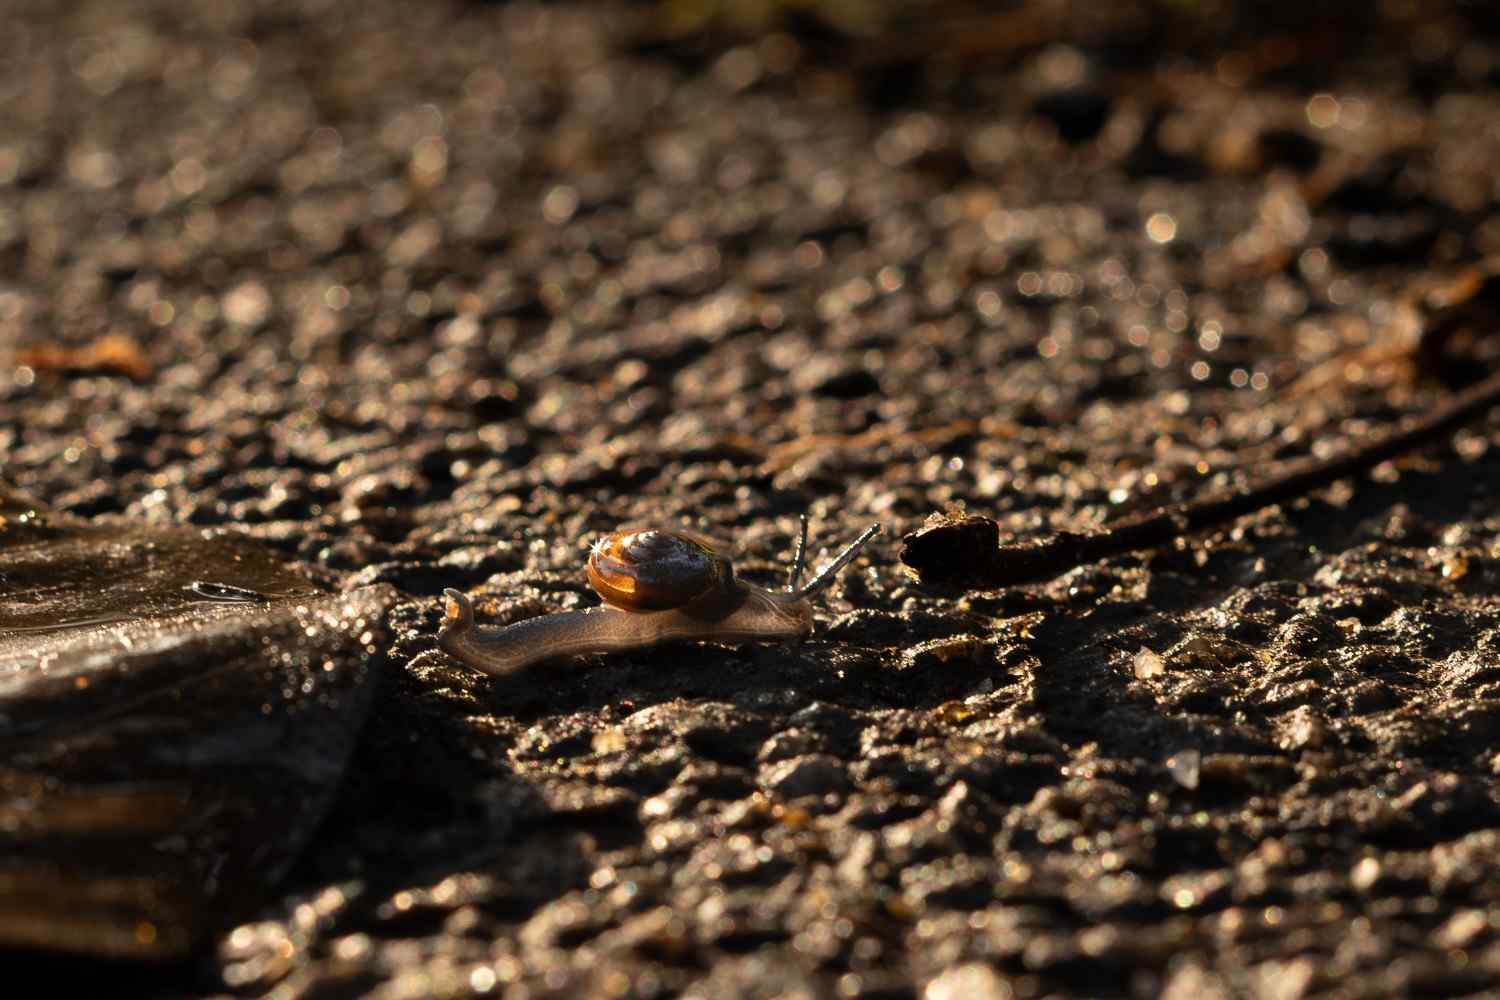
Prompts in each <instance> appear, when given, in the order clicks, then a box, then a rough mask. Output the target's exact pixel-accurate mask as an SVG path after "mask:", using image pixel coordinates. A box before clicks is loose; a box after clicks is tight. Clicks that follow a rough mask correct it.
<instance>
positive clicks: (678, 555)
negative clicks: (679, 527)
mask: <svg viewBox="0 0 1500 1000" xmlns="http://www.w3.org/2000/svg"><path fill="white" fill-rule="evenodd" d="M879 530H880V526H879V525H873V526H871V527H870V528H869V529H868V530H866V531H865V532H864V533H863V534H862V535H860V537H859V538H858V539H856V540H855V541H854V543H853V544H851V545H850V546H849V547H848V548H846V549H844V550H843V552H841V553H840V554H839V555H838V556H837V557H836V558H835V559H834V560H833V561H832V562H830V563H829V564H828V565H827V566H825V567H823V568H822V569H820V570H819V571H818V573H817V574H815V576H814V578H813V579H812V580H811V581H809V583H808V584H807V585H806V586H805V587H799V586H798V581H799V578H800V576H801V571H802V556H803V553H804V552H805V550H806V541H807V523H806V520H805V519H804V521H803V524H802V536H801V541H800V542H799V544H798V547H797V555H796V557H795V560H794V563H793V567H792V578H791V583H790V585H789V586H788V588H787V589H786V590H785V591H774V590H768V589H766V588H764V587H757V586H755V585H754V584H750V583H746V582H745V581H743V580H740V579H739V578H738V577H736V576H735V574H734V566H733V565H732V564H731V563H730V561H729V560H728V559H727V558H725V557H724V556H723V555H721V554H720V553H719V552H717V551H716V550H715V549H714V547H713V545H712V544H711V543H709V542H707V541H706V540H704V539H701V538H698V537H697V536H695V535H692V534H689V533H687V532H681V531H671V530H664V529H648V530H642V531H630V532H618V533H615V534H612V535H606V536H605V537H603V538H601V539H600V540H599V541H598V542H596V543H595V544H594V546H593V548H592V549H591V550H590V552H589V560H588V565H587V567H586V570H585V571H586V573H587V576H588V579H589V583H590V584H591V585H592V586H593V587H594V589H595V590H596V591H597V592H598V593H599V596H600V597H601V598H602V599H603V600H604V601H605V603H604V605H603V606H601V607H596V608H588V609H585V610H580V611H563V612H559V613H557V614H551V615H542V616H540V617H537V618H530V619H527V620H525V621H520V622H516V623H515V624H513V625H508V626H506V627H504V628H487V627H483V626H478V625H476V624H475V623H474V606H473V604H472V603H471V602H470V600H469V598H468V597H466V596H465V595H464V594H462V593H460V592H459V591H457V590H451V589H450V590H445V591H444V592H443V593H444V595H445V596H446V597H447V600H448V604H447V609H446V616H445V618H444V620H443V626H442V629H441V630H440V631H439V632H438V646H439V647H440V648H441V649H442V650H443V651H444V652H446V653H448V654H449V655H450V656H453V657H455V658H457V659H459V660H461V661H462V662H464V663H465V664H467V665H468V666H471V667H473V668H475V669H476V670H481V671H483V672H485V673H489V674H501V675H503V674H510V673H514V672H515V671H518V670H521V669H524V668H526V667H529V666H531V665H532V664H534V663H540V662H542V661H544V660H552V659H560V658H563V657H568V656H578V655H581V654H584V653H617V652H624V651H628V650H633V649H644V648H647V647H649V646H655V645H657V644H659V643H663V642H672V641H712V642H727V643H742V642H780V641H786V640H790V639H800V638H802V637H804V636H806V635H807V634H808V633H810V632H811V631H812V625H813V617H812V603H811V602H810V601H809V600H808V597H809V596H810V595H811V594H813V593H815V592H817V591H818V590H820V589H822V588H823V587H824V586H826V585H827V584H828V583H829V582H830V581H831V580H832V579H833V578H834V576H835V575H836V574H837V573H838V571H839V570H840V569H842V568H843V567H844V566H846V565H848V563H849V562H850V561H851V560H852V559H853V558H854V556H855V555H856V554H858V552H859V549H860V547H861V546H863V545H864V543H865V542H866V541H868V540H869V539H870V538H871V537H872V536H874V535H875V534H876V532H878V531H879Z"/></svg>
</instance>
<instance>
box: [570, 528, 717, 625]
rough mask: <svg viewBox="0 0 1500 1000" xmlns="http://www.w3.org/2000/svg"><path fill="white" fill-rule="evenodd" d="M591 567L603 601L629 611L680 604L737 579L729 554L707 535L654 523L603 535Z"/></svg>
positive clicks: (591, 555) (591, 580) (590, 573)
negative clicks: (717, 549)
mask: <svg viewBox="0 0 1500 1000" xmlns="http://www.w3.org/2000/svg"><path fill="white" fill-rule="evenodd" d="M587 573H588V578H589V586H591V587H593V588H594V590H595V591H597V592H598V594H599V596H600V597H602V598H603V599H604V601H605V603H607V604H612V605H614V606H615V607H617V608H621V609H623V610H625V611H665V610H667V609H668V608H679V607H682V606H683V605H684V604H687V603H689V602H691V601H693V600H694V599H695V598H697V597H700V596H702V595H703V594H705V593H707V592H708V591H710V590H714V589H717V588H723V587H725V586H727V585H728V584H729V582H730V581H731V580H733V579H734V569H733V567H731V566H730V564H729V560H728V559H725V558H724V557H723V556H721V555H719V554H718V553H717V552H715V551H714V550H713V549H712V548H711V547H709V545H708V543H707V542H706V541H704V540H702V539H698V538H694V537H693V536H692V535H689V534H686V533H685V532H678V531H663V530H660V529H654V528H653V529H646V530H641V531H621V532H616V533H615V534H612V535H605V536H604V537H603V538H601V539H599V541H597V542H595V543H594V547H593V549H592V551H590V552H589V561H588V567H587Z"/></svg>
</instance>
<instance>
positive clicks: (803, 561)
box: [786, 514, 807, 594]
mask: <svg viewBox="0 0 1500 1000" xmlns="http://www.w3.org/2000/svg"><path fill="white" fill-rule="evenodd" d="M797 520H798V521H800V522H801V524H802V530H801V531H800V532H799V533H798V535H797V551H796V552H794V553H793V554H792V575H791V577H790V579H788V580H787V584H786V592H787V593H788V594H795V593H796V592H797V584H799V583H801V582H802V571H803V570H804V569H806V568H807V515H806V514H802V515H799V516H798V518H797Z"/></svg>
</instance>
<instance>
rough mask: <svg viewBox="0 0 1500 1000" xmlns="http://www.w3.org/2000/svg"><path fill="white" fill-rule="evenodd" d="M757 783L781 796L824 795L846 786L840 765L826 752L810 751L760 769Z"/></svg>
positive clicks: (791, 797)
mask: <svg viewBox="0 0 1500 1000" xmlns="http://www.w3.org/2000/svg"><path fill="white" fill-rule="evenodd" d="M761 784H762V785H763V786H765V788H766V789H767V790H768V791H771V792H773V793H775V794H776V796H777V797H779V798H783V799H797V798H801V797H802V796H804V795H827V794H829V793H835V792H843V791H845V790H847V789H848V787H849V778H848V775H846V774H845V773H844V765H843V764H842V762H840V761H839V760H838V758H836V757H831V756H829V755H828V754H822V753H810V754H807V755H805V756H802V757H793V758H792V759H791V760H783V761H778V762H777V763H775V764H772V765H770V766H769V767H767V768H765V769H764V770H762V771H761Z"/></svg>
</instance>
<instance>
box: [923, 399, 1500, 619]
mask: <svg viewBox="0 0 1500 1000" xmlns="http://www.w3.org/2000/svg"><path fill="white" fill-rule="evenodd" d="M1497 403H1500V372H1497V373H1496V374H1494V375H1491V376H1490V377H1489V378H1487V379H1485V380H1484V381H1482V382H1479V383H1477V384H1475V385H1473V386H1471V387H1470V388H1468V389H1466V390H1464V391H1462V392H1460V393H1457V394H1455V395H1454V396H1453V397H1452V398H1451V399H1449V400H1448V401H1447V402H1445V403H1442V404H1440V405H1438V406H1436V407H1434V408H1432V409H1431V410H1429V411H1427V412H1426V413H1424V414H1422V415H1421V416H1419V417H1416V418H1413V419H1410V420H1407V421H1403V422H1402V423H1401V424H1400V425H1399V426H1398V427H1397V428H1396V429H1394V430H1391V431H1387V432H1386V433H1384V434H1381V435H1378V436H1376V437H1374V438H1373V439H1371V440H1370V441H1368V442H1367V443H1365V444H1361V445H1353V444H1351V445H1349V446H1348V447H1346V448H1344V449H1343V450H1342V451H1340V452H1339V453H1337V454H1335V455H1333V456H1332V457H1330V458H1324V459H1314V458H1304V459H1299V460H1297V461H1294V462H1291V463H1289V464H1288V465H1287V467H1286V468H1285V469H1284V470H1283V471H1282V472H1280V473H1278V474H1277V475H1275V476H1272V477H1271V478H1269V479H1266V480H1264V481H1262V482H1260V483H1258V484H1255V485H1252V486H1249V487H1246V488H1242V489H1236V490H1221V491H1218V492H1214V493H1210V494H1209V495H1207V496H1204V497H1202V498H1200V499H1197V500H1193V501H1190V502H1188V503H1183V504H1173V505H1171V506H1168V507H1160V508H1157V509H1156V510H1152V511H1146V512H1144V513H1141V514H1138V515H1136V516H1134V517H1128V518H1125V519H1124V520H1121V521H1119V522H1117V523H1115V524H1113V525H1111V526H1110V527H1108V528H1106V529H1104V530H1101V531H1098V532H1092V533H1088V534H1082V533H1076V532H1058V533H1056V534H1054V535H1049V536H1047V537H1045V538H1042V539H1040V540H1037V541H1028V542H1015V543H1009V544H1005V545H1001V544H999V539H1000V535H999V526H998V525H996V524H995V522H994V521H992V520H990V519H989V518H982V517H964V518H950V519H944V520H943V521H940V522H938V523H935V524H929V525H927V526H924V527H923V528H920V529H919V530H917V531H914V532H912V533H911V534H909V535H907V536H906V537H905V538H904V539H903V540H902V541H903V542H904V545H903V546H902V550H901V561H902V562H903V563H905V564H906V565H908V566H910V567H911V568H912V569H914V570H916V571H917V575H918V576H919V577H920V578H921V580H922V582H924V583H946V584H958V585H961V586H964V587H967V588H969V589H971V590H983V589H994V588H997V587H1007V586H1012V585H1014V584H1020V583H1029V582H1032V581H1035V580H1044V579H1047V578H1050V577H1054V576H1058V575H1060V574H1062V573H1065V572H1067V571H1068V570H1070V569H1073V568H1075V567H1077V566H1081V565H1084V564H1086V563H1091V562H1095V561H1097V560H1100V559H1105V558H1108V557H1110V556H1115V555H1119V554H1121V553H1125V552H1133V551H1136V550H1138V549H1150V548H1156V547H1159V546H1162V545H1166V544H1168V543H1170V542H1172V541H1174V540H1175V539H1177V538H1180V537H1182V536H1184V535H1189V534H1193V533H1194V532H1198V531H1203V530H1204V529H1207V528H1212V527H1214V526H1216V525H1220V524H1224V523H1226V522H1229V521H1232V520H1234V519H1235V518H1238V517H1242V516H1244V515H1245V514H1249V513H1252V512H1254V511H1257V510H1259V509H1261V508H1262V507H1269V506H1271V505H1272V504H1277V503H1283V502H1285V501H1287V500H1292V499H1295V498H1297V497H1300V496H1305V495H1306V494H1308V493H1310V492H1312V491H1314V490H1318V489H1322V488H1324V487H1326V486H1329V485H1331V484H1333V483H1334V482H1336V481H1338V480H1340V479H1343V478H1345V477H1347V476H1356V475H1360V474H1361V473H1364V472H1367V471H1369V470H1370V469H1372V468H1374V467H1375V466H1377V465H1379V464H1380V463H1381V462H1385V461H1389V460H1390V459H1392V458H1395V457H1396V456H1398V455H1401V454H1404V453H1405V452H1408V451H1411V450H1413V449H1415V448H1418V447H1420V446H1421V445H1423V444H1426V443H1428V442H1430V441H1433V440H1435V439H1437V438H1439V437H1441V436H1442V435H1444V434H1447V433H1449V432H1451V431H1453V430H1456V429H1457V428H1459V427H1462V426H1463V425H1465V424H1467V423H1469V422H1470V421H1472V420H1475V419H1476V418H1478V417H1480V416H1483V415H1484V414H1485V413H1487V412H1488V411H1489V410H1490V409H1491V408H1493V407H1494V406H1495V405H1496V404H1497Z"/></svg>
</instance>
